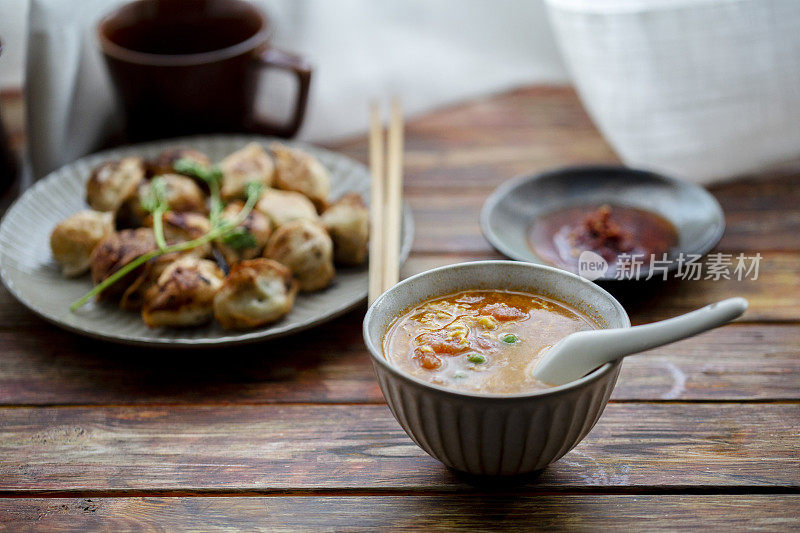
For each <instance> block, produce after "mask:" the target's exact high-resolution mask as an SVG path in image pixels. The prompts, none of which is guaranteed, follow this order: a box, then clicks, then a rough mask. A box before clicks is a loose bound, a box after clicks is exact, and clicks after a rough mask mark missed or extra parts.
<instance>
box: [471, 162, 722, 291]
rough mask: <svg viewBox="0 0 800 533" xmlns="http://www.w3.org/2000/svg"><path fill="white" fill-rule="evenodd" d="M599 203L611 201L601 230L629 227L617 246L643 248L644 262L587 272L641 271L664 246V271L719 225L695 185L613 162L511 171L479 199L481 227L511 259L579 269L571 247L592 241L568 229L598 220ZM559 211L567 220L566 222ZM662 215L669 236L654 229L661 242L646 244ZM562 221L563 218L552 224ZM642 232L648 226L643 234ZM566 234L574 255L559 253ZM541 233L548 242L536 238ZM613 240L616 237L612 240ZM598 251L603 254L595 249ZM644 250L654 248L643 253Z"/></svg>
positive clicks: (701, 247) (611, 275)
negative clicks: (514, 175)
mask: <svg viewBox="0 0 800 533" xmlns="http://www.w3.org/2000/svg"><path fill="white" fill-rule="evenodd" d="M604 208H610V210H611V213H612V214H611V228H610V229H609V227H608V226H606V227H605V228H604V229H605V231H609V230H610V231H611V232H614V231H615V230H619V229H620V226H621V227H622V230H626V229H631V227H633V228H634V232H633V234H631V233H630V232H627V231H624V233H627V236H628V237H635V238H633V239H631V238H628V239H626V238H623V239H622V240H623V241H625V240H628V241H630V242H628V243H627V244H625V245H624V246H622V250H623V251H624V252H630V253H629V254H628V255H631V256H635V255H639V253H641V252H644V255H642V262H643V265H642V266H641V268H640V269H639V270H637V272H636V273H635V275H629V276H618V275H617V272H616V269H615V268H614V264H613V261H612V262H609V268H607V269H605V270H604V271H602V272H598V273H596V274H594V275H592V276H585V277H589V279H593V280H594V279H598V280H613V279H641V278H643V277H647V274H648V272H649V266H650V260H651V258H650V257H649V256H650V255H653V256H654V259H655V260H662V259H663V257H664V256H663V255H662V252H665V253H666V260H667V261H668V264H667V265H663V266H666V270H667V272H669V271H671V270H673V269H675V268H677V266H678V258H679V256H680V254H684V257H685V258H689V257H690V255H691V256H694V255H696V256H698V257H699V256H700V255H702V254H705V253H706V252H708V251H709V250H711V249H712V248H713V247H714V245H716V244H717V242H719V240H720V238H721V237H722V234H723V232H724V231H725V218H724V215H723V213H722V209H721V208H720V206H719V203H717V201H716V199H715V198H714V197H713V196H711V194H709V193H708V191H706V190H705V189H703V188H702V187H700V186H698V185H695V184H693V183H689V182H686V181H682V180H678V179H675V178H670V177H667V176H663V175H661V174H656V173H654V172H648V171H644V170H637V169H632V168H627V167H619V166H576V167H567V168H562V169H556V170H551V171H548V172H543V173H538V174H526V175H523V176H519V177H517V178H513V179H511V180H509V181H507V182H506V183H504V184H503V185H501V186H500V187H498V188H497V189H496V190H495V191H494V192H493V193H492V194H491V195H490V196H489V197H488V198H487V200H486V202H485V203H484V204H483V208H482V210H481V230H482V231H483V234H484V236H485V237H486V239H487V240H488V241H489V242H490V243H491V244H492V246H494V247H495V249H497V250H498V251H499V252H500V253H502V254H503V255H505V256H507V257H509V258H511V259H516V260H518V261H528V262H532V263H540V264H548V265H553V266H558V267H560V268H564V269H566V270H569V271H570V272H573V273H578V272H579V271H580V269H579V268H578V267H577V265H578V254H579V253H580V252H581V251H582V250H584V249H589V250H591V247H589V248H586V242H585V240H584V242H580V241H581V239H580V237H581V235H578V242H576V239H575V235H574V232H575V230H581V229H582V228H581V226H582V225H583V224H597V220H595V221H592V218H595V219H597V217H598V215H597V213H596V211H597V210H601V209H604ZM631 215H638V217H637V218H638V219H639V220H638V221H637V220H635V219H634V220H631V218H632V217H631ZM642 215H649V216H650V220H647V219H643V218H642ZM565 219H569V220H566V222H565ZM615 219H616V222H617V223H619V224H616V223H615ZM626 219H627V220H626ZM559 220H560V221H561V222H558V221H559ZM626 222H627V224H626ZM661 222H663V223H664V224H666V225H668V226H669V231H670V232H674V233H675V235H674V241H673V240H672V239H671V238H669V237H668V236H661V240H663V241H664V242H663V243H662V244H663V246H653V244H654V242H653V241H654V240H653V238H652V237H653V235H652V233H653V230H659V229H660V230H661V231H662V232H663V231H664V228H659V227H658V225H659V224H660V223H661ZM563 223H567V225H564V226H563V227H561V228H559V227H556V226H560V225H561V224H563ZM645 223H647V224H645ZM554 224H555V225H556V226H553V225H554ZM648 225H649V227H648ZM547 226H553V227H547ZM626 226H627V228H626ZM636 226H638V230H639V231H636V229H637V228H636ZM559 229H560V230H561V231H559ZM569 229H571V230H572V232H567V233H570V235H566V236H565V235H562V234H561V233H564V230H569ZM648 234H651V235H649V237H650V238H649V239H648ZM567 236H569V237H572V243H571V244H572V245H573V246H572V247H571V248H572V249H571V250H569V252H572V253H573V255H575V257H574V258H573V257H569V258H567V257H566V255H567V253H565V250H564V248H565V247H569V244H568V243H566V242H565V241H566V240H567V239H566V238H565V237H567ZM595 237H596V236H595ZM617 237H618V236H617ZM548 239H551V240H550V242H543V241H547V240H548ZM648 240H649V241H651V242H649V243H648ZM537 241H540V242H538V243H537ZM607 243H608V241H606V242H600V247H601V248H605V244H607ZM612 244H616V245H618V244H619V241H616V242H612ZM648 244H650V246H648ZM642 245H643V246H642ZM548 248H549V249H548ZM597 251H600V252H601V254H602V250H597ZM651 251H653V252H655V251H657V253H654V254H650V252H651ZM605 258H606V259H608V256H607V255H606V257H605ZM663 266H661V267H659V268H663ZM581 274H582V275H584V273H583V272H581Z"/></svg>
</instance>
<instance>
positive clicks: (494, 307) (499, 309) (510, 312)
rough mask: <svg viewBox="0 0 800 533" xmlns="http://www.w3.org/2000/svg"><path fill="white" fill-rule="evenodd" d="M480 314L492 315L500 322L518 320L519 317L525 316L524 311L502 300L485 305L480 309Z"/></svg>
mask: <svg viewBox="0 0 800 533" xmlns="http://www.w3.org/2000/svg"><path fill="white" fill-rule="evenodd" d="M481 314H482V315H489V316H492V317H494V318H495V319H497V320H499V321H501V322H507V321H509V320H519V319H520V318H524V317H525V316H526V313H525V312H524V311H520V310H519V309H517V308H516V307H512V306H510V305H507V304H504V303H502V302H498V303H493V304H489V305H487V306H485V307H484V308H483V309H481Z"/></svg>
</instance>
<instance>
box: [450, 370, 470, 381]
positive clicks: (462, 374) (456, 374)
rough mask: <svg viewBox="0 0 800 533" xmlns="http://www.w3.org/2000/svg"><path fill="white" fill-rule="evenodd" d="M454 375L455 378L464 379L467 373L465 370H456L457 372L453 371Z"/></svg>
mask: <svg viewBox="0 0 800 533" xmlns="http://www.w3.org/2000/svg"><path fill="white" fill-rule="evenodd" d="M453 377H454V378H455V379H463V378H465V377H467V373H466V372H464V371H463V370H456V371H455V372H453Z"/></svg>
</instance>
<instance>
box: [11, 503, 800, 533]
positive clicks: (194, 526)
mask: <svg viewBox="0 0 800 533" xmlns="http://www.w3.org/2000/svg"><path fill="white" fill-rule="evenodd" d="M798 505H800V496H798V495H796V494H779V495H698V496H691V497H686V496H680V495H636V496H630V495H596V494H586V495H584V494H563V495H561V494H559V495H541V496H527V495H520V494H514V495H513V496H512V495H509V494H464V495H432V496H418V495H410V496H323V497H309V496H298V497H284V498H272V497H242V498H231V497H208V498H197V497H194V498H192V497H179V498H163V497H148V498H142V497H136V498H82V499H81V498H47V499H41V498H40V499H31V498H15V499H2V500H0V524H4V525H5V527H6V528H7V529H9V530H11V531H19V530H23V529H29V528H32V527H34V526H35V528H36V529H37V530H39V531H51V530H58V531H63V530H65V529H68V530H82V531H94V530H97V529H103V530H114V531H127V530H131V529H138V530H141V529H144V530H157V531H161V530H166V531H175V530H202V531H244V530H247V531H274V530H284V529H288V530H297V529H300V530H313V531H331V530H336V531H341V530H347V531H375V530H376V529H379V530H381V531H395V530H407V529H413V530H419V531H452V530H453V529H458V530H468V531H475V530H479V531H487V530H488V531H494V530H501V531H530V530H531V529H532V528H537V529H558V530H564V529H568V530H573V531H597V530H598V529H600V528H602V529H603V530H605V531H631V530H638V529H641V528H642V527H646V528H647V529H648V530H671V531H674V530H683V529H699V528H703V529H706V530H708V529H711V530H726V531H730V530H741V529H764V530H768V531H776V530H788V529H792V528H798V527H800V517H798V514H797V512H796V511H797V507H798ZM654 518H659V519H661V520H660V521H654V520H653V519H654Z"/></svg>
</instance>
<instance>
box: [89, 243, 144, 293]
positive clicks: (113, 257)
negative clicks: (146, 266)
mask: <svg viewBox="0 0 800 533" xmlns="http://www.w3.org/2000/svg"><path fill="white" fill-rule="evenodd" d="M155 249H156V239H155V237H154V236H153V230H151V229H149V228H139V229H135V230H131V229H126V230H122V231H117V232H115V233H112V234H111V235H108V236H107V237H105V238H104V239H103V240H101V241H100V242H99V243H98V244H97V246H95V247H94V250H92V257H91V271H92V281H93V282H94V284H95V285H96V284H98V283H100V282H101V281H103V280H104V279H106V278H107V277H108V276H110V275H111V274H113V273H114V272H116V271H117V270H119V269H120V268H122V267H123V266H125V265H127V264H128V263H130V262H131V261H133V260H134V259H136V258H137V257H139V256H140V255H144V254H146V253H148V252H151V251H153V250H155ZM141 271H142V267H139V268H136V269H134V270H133V271H132V272H130V273H128V274H127V275H126V276H124V277H123V278H122V279H120V280H118V281H117V282H116V283H114V284H113V285H111V286H110V287H109V288H108V289H106V290H105V291H103V292H102V293H101V296H102V297H104V298H105V297H109V298H110V297H112V296H116V295H119V294H121V293H122V292H124V291H125V289H126V288H127V287H128V285H130V284H131V283H132V282H133V281H134V280H135V279H136V278H137V277H138V276H139V274H140V273H141Z"/></svg>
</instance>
